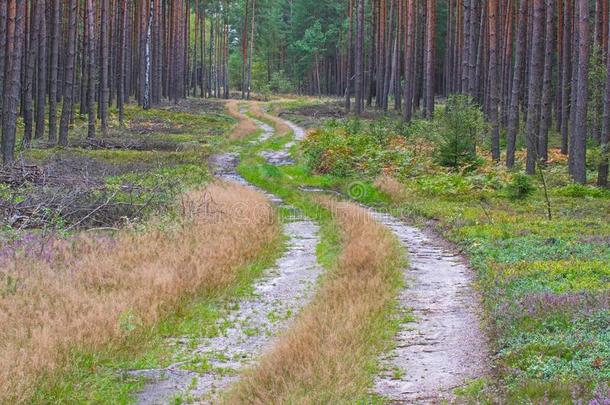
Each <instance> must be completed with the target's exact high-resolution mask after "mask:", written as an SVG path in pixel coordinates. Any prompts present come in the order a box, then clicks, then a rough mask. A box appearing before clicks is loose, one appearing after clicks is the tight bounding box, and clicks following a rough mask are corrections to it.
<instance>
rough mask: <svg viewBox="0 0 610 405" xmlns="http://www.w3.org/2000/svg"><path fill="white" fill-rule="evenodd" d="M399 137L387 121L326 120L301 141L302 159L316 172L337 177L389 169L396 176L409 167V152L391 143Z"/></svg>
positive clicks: (366, 175) (411, 162)
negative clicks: (321, 126) (325, 122)
mask: <svg viewBox="0 0 610 405" xmlns="http://www.w3.org/2000/svg"><path fill="white" fill-rule="evenodd" d="M397 137H400V135H399V134H398V133H397V131H396V126H393V125H389V121H380V122H374V123H365V122H363V121H360V120H348V121H329V122H328V123H327V124H326V126H325V127H324V128H322V129H319V130H316V131H314V132H313V133H311V134H310V135H309V136H308V137H307V139H306V140H305V141H304V142H303V143H302V145H301V150H302V152H303V156H304V158H305V163H306V165H307V167H309V168H310V169H311V170H312V171H314V172H316V173H318V174H330V175H333V176H338V177H350V176H354V175H363V176H365V177H367V178H372V177H376V176H378V175H380V174H382V173H384V172H387V171H390V172H393V173H395V174H397V175H399V176H401V175H406V174H407V173H408V172H409V171H410V169H411V168H412V164H413V158H412V155H411V154H410V153H409V152H408V151H406V150H404V149H402V148H400V147H391V145H390V144H391V143H392V140H393V139H396V138H397Z"/></svg>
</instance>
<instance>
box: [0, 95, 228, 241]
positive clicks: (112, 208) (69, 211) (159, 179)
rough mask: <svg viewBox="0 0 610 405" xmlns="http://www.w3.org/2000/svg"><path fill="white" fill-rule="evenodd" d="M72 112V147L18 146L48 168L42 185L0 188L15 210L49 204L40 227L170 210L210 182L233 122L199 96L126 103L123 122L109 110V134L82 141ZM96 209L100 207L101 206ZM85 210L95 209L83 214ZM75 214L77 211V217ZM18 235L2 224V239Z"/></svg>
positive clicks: (87, 224) (82, 122) (86, 224)
mask: <svg viewBox="0 0 610 405" xmlns="http://www.w3.org/2000/svg"><path fill="white" fill-rule="evenodd" d="M74 118H75V122H74V127H73V128H72V130H71V131H70V133H69V135H70V139H69V141H70V146H69V147H66V148H61V147H49V145H47V143H46V140H44V139H43V140H35V141H34V142H33V145H32V147H31V148H28V149H23V148H22V149H20V150H19V156H20V158H22V159H23V160H24V161H25V162H27V163H28V164H30V165H36V166H38V167H39V168H40V170H41V171H42V172H44V173H45V178H46V179H47V180H46V182H45V183H44V184H40V183H39V182H37V181H34V182H32V183H29V182H25V183H24V184H20V185H19V186H17V187H8V186H6V187H2V186H0V200H4V201H6V202H8V203H9V204H13V205H15V206H16V208H17V209H19V207H20V206H21V205H23V206H26V207H27V206H41V207H45V204H48V205H49V206H48V207H45V211H44V212H43V213H42V215H40V214H39V216H41V217H43V220H39V221H38V222H37V223H41V224H42V225H37V226H38V227H41V228H42V227H44V230H45V232H49V231H52V232H59V233H62V234H63V233H65V232H66V230H70V231H75V230H78V229H77V228H80V229H83V228H85V229H86V228H97V227H102V228H107V227H111V228H114V227H118V226H122V224H123V223H125V222H126V221H128V222H133V221H140V222H142V221H145V220H146V219H147V218H148V217H151V216H155V215H160V214H163V212H165V211H167V210H172V209H173V207H174V205H173V204H172V202H173V201H174V200H175V199H176V198H177V197H178V196H179V195H180V194H181V193H183V192H185V191H188V190H191V189H194V188H196V187H198V186H201V185H203V184H205V183H206V182H208V181H210V179H211V176H210V174H209V172H208V166H207V160H208V158H209V156H210V155H211V154H213V153H216V152H218V151H219V150H221V149H229V148H230V147H231V142H230V141H229V140H228V137H227V134H228V133H229V132H230V130H231V129H232V127H233V125H234V124H235V120H234V119H233V118H231V117H230V116H228V115H226V114H225V112H224V104H222V103H218V102H212V101H207V100H198V99H189V100H185V101H181V102H180V103H179V104H177V105H174V104H172V105H164V106H160V107H156V108H152V109H150V110H143V109H141V108H140V107H137V106H135V105H132V104H128V105H126V106H125V125H124V126H123V127H120V126H119V122H118V112H117V110H116V109H115V108H112V109H110V111H109V131H108V137H106V138H102V137H101V133H100V132H99V131H98V132H97V134H96V138H94V139H91V140H89V139H87V133H86V130H87V125H86V124H87V123H86V117H85V116H81V115H79V114H76V115H75V117H74ZM22 130H23V128H22V126H21V127H20V129H19V131H18V132H19V134H18V135H19V136H20V137H21V136H22V132H21V131H22ZM18 143H19V145H21V142H18ZM56 195H62V196H66V197H65V200H64V201H65V202H63V201H62V203H61V204H56V205H57V206H55V205H53V203H54V201H55V200H56V198H55V197H54V196H56ZM71 195H74V197H73V198H72V197H69V196H71ZM70 204H72V205H74V207H73V206H71V205H70ZM76 207H77V208H76ZM99 207H105V208H104V210H102V211H103V212H102V211H100V210H99ZM26 211H27V210H26ZM90 211H91V212H96V215H92V216H88V214H89V212H90ZM75 212H79V213H81V212H82V214H78V215H81V216H82V218H81V217H78V216H75V214H74V213H75ZM83 218H84V219H86V220H83ZM74 224H77V225H78V226H77V227H72V225H74ZM17 225H19V224H17ZM37 231H38V228H36V227H35V228H33V229H28V232H37ZM22 233H23V232H19V231H15V230H14V229H13V228H12V227H11V225H10V224H8V223H7V224H4V223H0V242H1V241H3V240H6V241H11V240H15V239H19V238H20V237H21V234H22Z"/></svg>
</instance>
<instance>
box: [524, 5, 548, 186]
mask: <svg viewBox="0 0 610 405" xmlns="http://www.w3.org/2000/svg"><path fill="white" fill-rule="evenodd" d="M533 9H534V10H533V11H534V14H533V21H532V37H533V38H538V40H536V41H534V42H533V43H532V49H531V55H530V62H529V64H530V73H529V82H528V102H527V108H528V111H527V121H526V129H525V141H526V145H527V160H526V168H525V170H526V173H527V174H529V175H534V174H535V173H536V163H537V160H538V158H539V156H538V144H537V142H538V129H539V122H540V98H541V96H542V84H541V81H540V78H541V77H542V73H543V65H544V63H543V59H544V41H542V40H540V39H541V38H544V18H545V14H546V13H545V7H544V0H533Z"/></svg>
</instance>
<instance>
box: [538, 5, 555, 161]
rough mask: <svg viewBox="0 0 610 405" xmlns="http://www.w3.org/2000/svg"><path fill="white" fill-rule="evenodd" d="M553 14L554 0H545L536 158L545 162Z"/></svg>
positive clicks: (547, 136) (551, 106) (550, 105)
mask: <svg viewBox="0 0 610 405" xmlns="http://www.w3.org/2000/svg"><path fill="white" fill-rule="evenodd" d="M553 14H554V1H553V0H546V36H545V46H544V49H545V51H544V53H545V55H544V74H543V80H542V83H543V84H542V114H541V117H540V132H539V134H538V159H540V161H541V162H544V163H546V162H547V160H548V157H549V156H548V155H549V153H548V143H549V128H550V127H551V121H552V119H553V116H552V114H553V104H552V103H553V49H554V43H553V35H554V31H555V30H554V27H553Z"/></svg>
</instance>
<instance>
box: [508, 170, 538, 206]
mask: <svg viewBox="0 0 610 405" xmlns="http://www.w3.org/2000/svg"><path fill="white" fill-rule="evenodd" d="M534 191H536V187H535V186H534V184H533V182H532V178H531V177H529V176H526V175H525V174H522V173H515V174H513V176H512V178H511V180H510V183H508V185H507V186H506V192H507V194H508V198H510V199H511V200H523V199H525V198H527V197H529V196H530V195H531V194H532V193H533V192H534Z"/></svg>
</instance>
